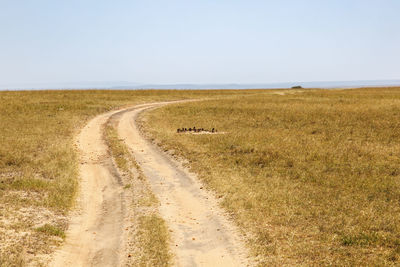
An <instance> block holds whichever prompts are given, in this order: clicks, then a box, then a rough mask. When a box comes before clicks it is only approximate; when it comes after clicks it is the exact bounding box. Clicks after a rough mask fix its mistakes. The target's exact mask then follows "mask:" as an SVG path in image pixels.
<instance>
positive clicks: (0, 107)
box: [0, 90, 252, 266]
mask: <svg viewBox="0 0 400 267" xmlns="http://www.w3.org/2000/svg"><path fill="white" fill-rule="evenodd" d="M238 93H240V94H249V93H252V92H236V91H173V90H169V91H167V90H165V91H149V90H147V91H144V90H143V91H101V90H100V91H95V90H93V91H90V90H87V91H17V92H4V91H3V92H0V129H1V130H0V266H11V265H15V266H21V265H25V264H27V263H29V264H32V263H33V262H37V263H40V262H42V263H45V262H46V260H47V257H48V254H49V253H50V252H51V251H53V250H54V249H55V248H56V246H58V245H59V244H60V243H61V242H62V236H63V231H64V230H65V229H66V228H67V226H68V220H67V218H66V215H67V212H68V210H69V209H70V208H71V206H72V205H73V202H74V198H75V194H76V189H77V181H78V179H77V178H78V177H77V176H78V171H77V164H78V161H77V156H76V152H75V150H74V148H73V138H74V136H75V135H76V134H77V132H78V131H79V129H80V128H81V127H83V126H84V124H85V123H86V122H87V121H88V120H89V119H90V118H92V117H93V116H95V115H97V114H99V113H102V112H106V111H109V110H111V109H114V108H117V107H121V106H124V105H132V104H139V103H145V102H153V101H165V100H176V99H186V98H202V97H209V96H214V95H232V94H238ZM37 229H41V230H37ZM50 229H53V230H54V229H57V231H53V230H50ZM51 233H57V234H56V235H53V234H51Z"/></svg>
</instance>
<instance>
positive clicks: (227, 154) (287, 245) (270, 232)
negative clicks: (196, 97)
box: [145, 88, 400, 266]
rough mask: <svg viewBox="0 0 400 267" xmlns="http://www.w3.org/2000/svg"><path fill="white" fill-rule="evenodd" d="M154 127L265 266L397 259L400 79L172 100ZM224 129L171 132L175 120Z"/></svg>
mask: <svg viewBox="0 0 400 267" xmlns="http://www.w3.org/2000/svg"><path fill="white" fill-rule="evenodd" d="M145 116H146V124H145V127H147V129H148V131H149V132H150V133H151V135H152V136H153V138H155V139H157V142H159V143H160V145H161V146H163V147H164V148H165V149H169V150H171V151H174V152H173V153H175V154H176V155H177V156H181V157H183V158H186V159H188V162H189V163H188V165H189V166H190V168H191V169H192V171H194V172H196V173H198V175H199V177H200V178H201V179H202V180H203V181H204V182H205V184H206V185H207V187H208V188H209V189H212V190H214V191H215V192H216V193H217V195H218V196H220V197H221V203H222V205H223V207H225V208H226V209H227V210H228V211H229V212H230V214H231V215H232V218H233V219H234V220H235V221H236V222H237V223H238V225H239V226H240V227H241V229H242V230H243V233H244V234H245V235H246V237H247V239H248V244H249V245H250V247H251V249H252V252H253V254H254V255H255V256H256V257H257V259H258V260H259V263H260V265H262V266H265V265H276V266H281V265H288V266H290V265H303V266H320V265H339V266H358V265H368V266H377V265H393V266H394V265H397V266H398V265H400V205H399V204H400V167H399V166H400V119H399V118H400V88H369V89H357V90H312V91H304V92H302V93H298V94H286V95H282V94H280V95H279V94H263V95H258V96H248V97H236V98H231V99H225V100H210V101H202V102H192V103H184V104H175V105H169V106H166V107H163V108H160V109H156V110H154V111H151V112H149V113H147V115H145ZM193 126H196V127H197V128H201V127H203V128H209V129H211V128H213V127H215V128H217V129H218V130H219V131H223V132H226V134H215V135H212V134H207V135H193V134H178V133H176V129H177V128H182V127H187V128H189V127H193Z"/></svg>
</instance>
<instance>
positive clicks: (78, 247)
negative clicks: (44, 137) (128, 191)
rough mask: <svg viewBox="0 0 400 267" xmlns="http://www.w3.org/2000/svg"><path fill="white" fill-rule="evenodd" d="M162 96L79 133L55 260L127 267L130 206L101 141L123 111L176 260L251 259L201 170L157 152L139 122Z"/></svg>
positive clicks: (129, 141) (220, 262)
mask: <svg viewBox="0 0 400 267" xmlns="http://www.w3.org/2000/svg"><path fill="white" fill-rule="evenodd" d="M168 103H174V102H159V103H151V104H144V105H138V106H135V107H133V108H126V109H121V110H115V111H112V112H108V113H105V114H102V115H99V116H97V117H95V118H94V119H92V120H91V121H90V122H89V123H88V124H87V125H86V126H85V127H84V128H83V129H82V131H81V133H80V134H79V136H78V138H77V141H76V144H77V148H78V150H79V154H80V169H79V172H80V179H81V180H80V189H79V195H78V199H77V200H78V201H77V208H76V210H75V211H74V212H73V213H72V218H71V222H70V227H69V229H68V231H67V239H66V241H65V243H64V245H63V246H62V247H61V248H60V250H58V251H57V252H56V253H55V254H54V257H53V261H52V263H51V264H50V266H57V267H58V266H122V265H123V264H124V262H125V261H124V258H123V256H124V255H125V254H124V253H125V248H126V242H127V237H126V236H125V234H124V231H123V229H124V228H125V226H126V224H125V222H126V219H127V217H128V214H127V213H129V210H128V209H126V206H127V205H126V204H125V202H126V201H127V200H126V196H125V194H124V190H123V185H122V183H121V180H120V178H119V175H118V171H116V169H115V167H114V166H113V163H112V159H111V157H110V155H109V153H108V149H107V145H106V143H105V140H104V137H103V136H104V125H105V124H106V122H107V121H108V119H109V118H110V117H111V116H113V115H115V114H117V113H119V115H121V116H118V118H119V120H120V121H119V124H118V132H119V135H120V137H121V138H122V139H123V140H124V142H125V143H126V145H127V146H128V147H129V149H130V151H131V153H132V154H133V155H134V157H135V159H136V160H137V162H138V164H139V165H140V166H141V168H142V169H143V172H144V174H145V176H146V177H147V179H148V180H149V182H150V184H151V188H152V190H153V192H154V193H155V194H156V195H157V197H158V199H159V200H160V213H161V216H162V217H163V218H164V219H165V221H166V222H167V225H168V227H169V229H170V231H171V234H172V241H171V250H172V252H173V253H174V254H175V260H174V265H176V266H246V265H249V262H248V261H247V253H246V249H245V248H244V245H243V242H242V241H241V240H240V238H239V237H238V234H237V231H236V229H235V227H234V226H233V225H232V224H231V222H230V221H228V220H227V219H226V216H225V215H224V213H223V212H222V211H221V210H220V208H219V207H218V205H217V204H216V203H217V202H216V200H215V199H214V197H213V196H212V194H209V193H208V192H205V190H202V189H200V188H202V185H201V184H200V183H199V182H198V181H197V180H196V177H195V176H193V175H192V174H190V173H188V172H187V171H186V170H185V169H184V168H183V167H182V166H181V165H180V164H179V163H178V162H176V161H174V160H173V159H171V158H170V157H168V156H167V155H165V154H164V153H162V152H160V151H159V150H158V149H157V148H156V147H155V146H154V145H153V144H151V143H150V142H148V141H147V140H146V139H145V138H144V137H143V136H142V135H141V134H140V131H139V129H138V126H137V124H136V121H135V120H136V118H137V116H138V114H139V113H140V112H143V111H145V110H148V109H151V108H156V107H160V106H163V105H166V104H168Z"/></svg>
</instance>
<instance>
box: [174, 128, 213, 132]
mask: <svg viewBox="0 0 400 267" xmlns="http://www.w3.org/2000/svg"><path fill="white" fill-rule="evenodd" d="M176 132H177V133H186V132H193V133H201V132H207V133H216V132H217V129H215V128H212V129H211V130H207V129H204V128H196V127H193V128H178V129H177V130H176Z"/></svg>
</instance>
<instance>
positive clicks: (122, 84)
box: [0, 80, 400, 90]
mask: <svg viewBox="0 0 400 267" xmlns="http://www.w3.org/2000/svg"><path fill="white" fill-rule="evenodd" d="M293 86H301V87H302V88H328V89H330V88H353V87H371V86H400V80H370V81H320V82H285V83H248V84H247V83H220V84H213V83H208V84H195V83H193V84H191V83H184V84H141V83H133V82H126V81H115V82H113V81H109V82H71V83H31V84H27V83H25V84H23V83H21V84H16V83H15V84H1V83H0V90H40V89H115V90H117V89H120V90H121V89H122V90H129V89H192V90H200V89H278V88H291V87H293Z"/></svg>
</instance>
